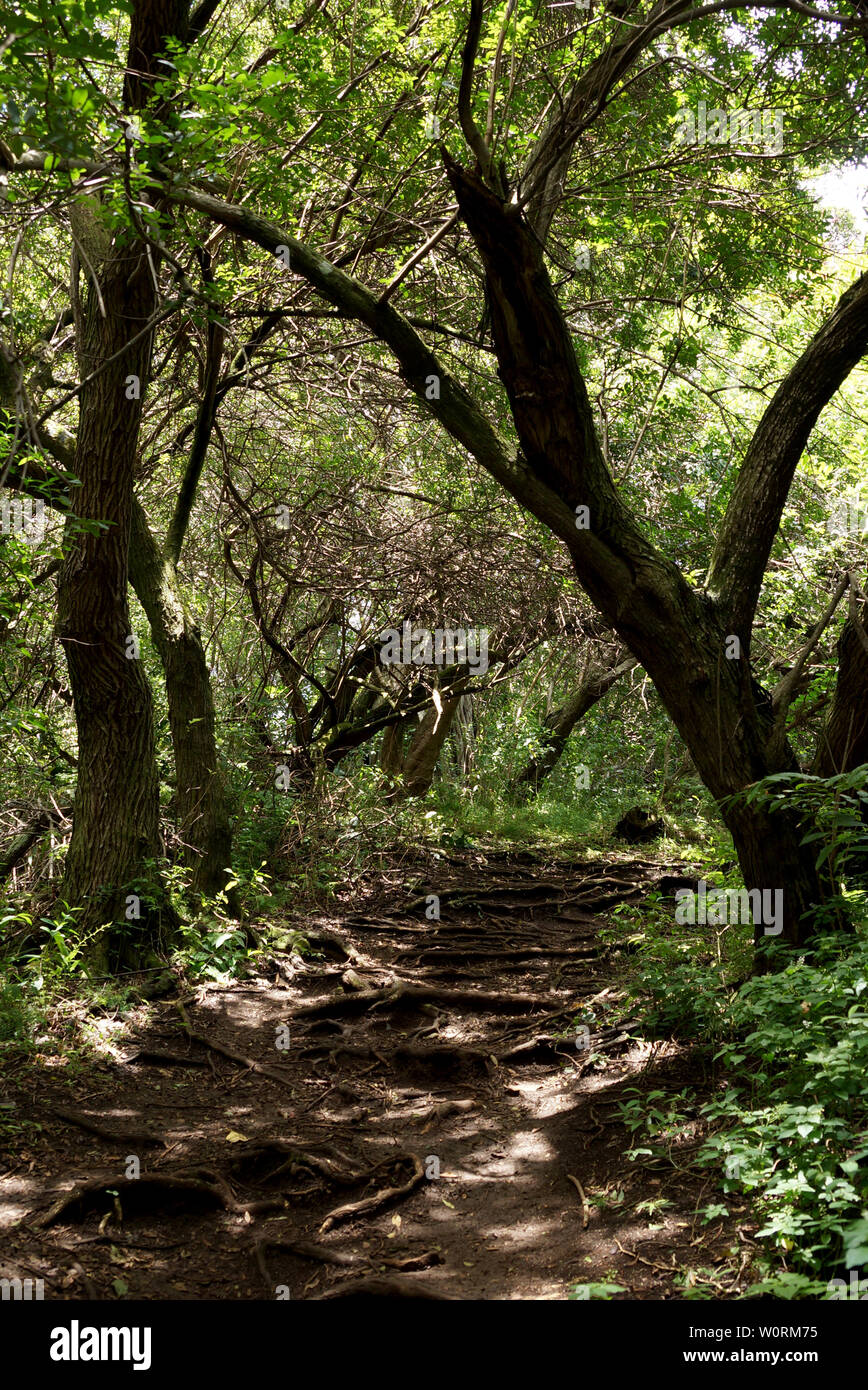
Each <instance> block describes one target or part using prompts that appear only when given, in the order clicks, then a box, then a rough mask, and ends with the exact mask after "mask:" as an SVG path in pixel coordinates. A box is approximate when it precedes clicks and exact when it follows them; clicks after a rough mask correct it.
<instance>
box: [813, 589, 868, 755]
mask: <svg viewBox="0 0 868 1390" xmlns="http://www.w3.org/2000/svg"><path fill="white" fill-rule="evenodd" d="M866 616H868V604H865V603H862V604H860V605H859V608H858V609H857V611H856V613H855V614H853V613H852V612H851V615H850V617H849V618H848V619H847V621H846V622H845V624H844V627H843V629H842V631H841V636H840V638H839V639H838V678H837V681H836V684H835V696H834V699H833V701H832V708H831V710H830V711H829V717H828V719H827V720H826V723H825V726H824V728H823V732H822V733H821V735H820V738H819V741H818V745H817V752H816V754H815V756H814V762H813V765H812V767H811V771H812V772H814V773H815V774H816V775H817V776H818V777H834V776H835V774H836V773H838V772H852V770H853V768H856V767H861V766H862V765H863V763H868V638H866V636H865V619H866Z"/></svg>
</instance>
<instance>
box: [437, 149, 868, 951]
mask: <svg viewBox="0 0 868 1390" xmlns="http://www.w3.org/2000/svg"><path fill="white" fill-rule="evenodd" d="M444 158H445V160H446V167H447V173H448V175H449V178H450V181H451V183H452V187H453V190H454V192H455V194H456V197H457V199H458V203H459V207H460V209H461V213H462V216H463V218H464V221H465V222H466V224H467V226H468V228H469V230H470V232H471V234H472V236H473V239H474V241H475V243H476V246H477V248H478V250H479V253H480V255H481V258H482V261H483V265H484V268H485V274H486V284H487V289H488V302H489V306H490V311H491V328H492V335H493V338H494V345H495V350H496V353H497V359H498V375H499V376H500V378H501V380H502V382H503V384H504V387H505V388H506V391H507V394H508V396H509V400H510V406H511V410H512V416H513V419H514V421H515V426H516V430H517V432H518V437H519V440H520V443H521V447H522V455H523V460H524V461H526V466H527V469H528V471H529V473H530V474H531V475H532V478H533V484H532V485H531V486H529V487H527V488H526V491H527V498H528V503H527V504H528V505H531V508H532V510H534V511H536V513H537V515H540V517H541V519H543V517H542V515H541V512H542V510H543V508H542V506H541V505H539V506H538V505H537V501H536V495H537V493H540V494H541V501H542V498H543V497H545V498H547V499H553V498H556V499H558V500H559V501H560V503H565V504H566V506H567V508H569V509H570V511H572V512H573V513H574V526H573V528H571V529H570V530H569V531H567V532H565V533H564V539H565V540H566V541H567V544H568V546H569V548H570V553H571V556H572V559H573V564H574V567H575V571H576V575H577V577H578V579H579V581H580V583H581V585H582V587H583V588H584V590H585V592H586V593H587V594H588V596H589V597H590V598H591V599H592V601H593V602H594V603H595V604H596V606H597V608H598V609H599V611H600V612H601V613H603V614H604V616H605V617H606V618H607V619H608V621H609V623H610V624H611V626H612V628H613V629H614V630H615V631H616V632H617V633H618V635H619V637H620V638H621V639H622V641H624V642H625V644H626V645H627V647H628V648H629V650H630V651H631V652H632V653H633V655H634V656H635V657H636V658H637V660H638V661H639V662H641V664H642V665H643V666H644V668H645V670H646V671H647V672H648V674H649V676H650V677H651V679H652V680H653V682H654V684H655V686H656V688H657V690H658V692H659V694H660V698H661V700H662V701H663V704H664V706H665V708H666V710H667V712H668V713H669V715H670V717H671V719H672V721H673V723H674V724H675V727H676V728H677V729H678V732H679V733H680V734H681V737H682V738H683V740H684V742H685V743H686V744H687V747H688V748H689V749H690V752H691V754H692V756H693V760H694V762H695V764H696V767H697V770H698V771H699V774H700V776H701V777H702V779H703V781H704V782H705V785H706V786H707V787H708V788H709V790H710V791H711V793H712V795H713V796H714V797H715V798H716V800H717V801H718V802H719V804H720V807H721V811H722V814H723V817H724V820H725V821H726V824H727V826H728V828H729V830H730V832H731V834H732V837H733V840H734V843H735V847H736V852H737V854H738V857H739V863H740V866H741V869H742V873H743V874H744V878H745V883H746V885H747V887H748V888H749V889H759V890H760V891H761V892H762V891H763V890H765V891H767V892H769V891H770V892H772V893H774V892H780V893H781V894H782V897H783V904H782V911H781V920H780V924H779V931H778V939H783V940H786V941H788V942H790V943H791V944H793V945H801V944H803V943H804V942H806V941H807V940H808V939H809V937H810V935H811V934H812V932H813V930H814V926H813V924H812V921H811V919H809V918H806V917H805V916H804V914H805V911H806V909H807V908H808V907H812V906H816V905H818V904H820V903H822V902H823V901H824V899H825V897H826V896H827V891H828V884H826V883H821V880H820V875H819V874H818V872H817V869H816V867H815V864H814V855H813V853H812V851H811V849H810V847H807V846H805V845H803V844H802V843H801V841H802V835H803V827H802V826H801V825H800V824H799V823H798V821H797V820H795V819H794V818H792V817H789V816H786V815H783V814H780V813H775V812H772V811H771V810H770V809H769V808H767V807H763V806H761V805H758V806H754V807H747V806H745V805H744V803H743V802H742V801H740V800H733V799H732V798H734V797H735V798H737V797H738V796H739V794H740V793H743V792H744V791H745V789H746V788H748V787H750V786H751V784H752V783H754V782H756V781H758V780H760V779H761V778H763V777H765V776H766V775H768V774H769V773H771V772H776V771H780V770H781V756H782V757H783V759H784V760H789V762H788V765H791V766H792V767H795V766H796V763H795V759H794V758H792V755H791V753H790V752H789V749H788V748H786V747H785V748H784V749H783V752H782V755H781V756H779V757H778V758H777V759H776V760H775V762H771V761H770V759H769V756H768V752H767V746H768V742H769V738H770V736H771V732H772V725H773V721H772V712H771V701H770V699H769V697H768V695H767V693H766V692H765V691H763V690H762V689H761V688H760V686H759V685H758V683H757V682H756V681H755V679H754V677H753V674H752V672H751V668H750V660H749V651H750V631H749V628H748V630H747V632H745V631H744V629H743V628H741V629H739V628H736V629H734V628H733V626H732V625H731V624H732V622H733V618H732V616H731V615H732V612H733V611H734V609H735V607H736V604H735V601H733V604H732V605H731V606H728V605H727V604H725V603H723V602H721V601H720V600H719V599H718V598H716V597H714V596H712V595H711V594H709V593H706V592H703V591H700V590H697V589H695V588H693V587H692V586H691V585H689V584H688V583H687V581H686V580H685V578H684V576H683V575H682V574H681V572H680V570H679V569H678V566H677V565H676V564H675V563H674V562H673V561H672V560H670V559H669V558H668V557H667V556H666V555H663V554H662V553H661V552H660V551H658V550H656V549H655V548H654V546H653V545H652V544H651V543H650V541H649V540H648V538H647V536H646V535H645V534H644V532H643V531H642V529H641V527H640V526H639V524H638V522H637V521H636V519H635V518H634V517H633V516H632V515H631V513H630V512H629V511H628V510H627V508H626V506H625V505H624V502H623V500H622V499H621V497H620V496H619V495H618V493H617V491H616V490H615V487H614V484H613V482H612V479H611V475H610V474H609V471H608V468H607V467H606V463H605V460H604V458H603V455H602V452H601V449H600V445H599V441H598V439H597V436H596V431H595V427H594V422H593V413H592V410H591V405H590V400H589V396H588V391H587V387H586V384H585V382H584V379H583V377H582V375H581V372H580V370H579V366H578V362H577V360H576V356H575V351H574V348H573V342H572V337H571V335H570V331H569V328H568V326H567V324H566V322H565V320H564V317H563V315H562V313H561V311H560V308H559V306H558V303H557V300H556V297H555V294H554V290H553V287H552V284H551V280H550V279H549V276H548V273H547V270H546V267H545V264H544V261H543V257H542V252H541V249H540V247H539V245H538V243H537V241H536V240H535V239H534V237H533V235H532V234H531V232H530V231H529V229H528V227H527V226H526V224H525V223H524V222H523V220H522V218H521V215H520V213H519V211H518V209H517V208H515V207H513V206H511V205H504V203H503V202H502V201H501V199H500V198H499V197H498V196H497V195H496V194H494V193H493V192H492V191H491V190H490V189H487V188H486V187H485V186H484V185H483V184H482V183H481V181H480V179H479V178H478V176H476V175H474V174H471V173H468V171H467V170H464V169H462V168H460V166H458V165H457V164H455V162H454V161H452V160H451V159H450V158H449V157H448V156H444ZM845 299H846V297H845ZM847 302H848V303H849V301H847ZM842 331H843V330H842ZM848 352H849V354H850V356H852V352H853V348H852V345H851V344H850V345H849V346H848ZM797 366H798V368H799V371H802V367H801V363H799V364H797ZM816 370H817V369H816V368H815V369H814V375H816ZM804 371H805V374H806V375H807V376H808V377H809V378H810V379H813V378H812V377H811V374H810V372H809V371H808V369H807V368H805V369H804ZM808 404H809V405H810V406H811V407H812V404H813V403H812V401H809V403H808ZM797 405H799V406H800V405H801V402H800V401H799V400H798V398H797ZM774 408H775V411H778V410H779V406H778V404H777V398H776V401H775V403H774ZM805 410H806V411H807V413H808V414H810V411H809V410H808V407H807V406H806V407H805ZM783 413H784V415H786V412H783ZM775 418H777V417H775ZM800 419H801V416H799V420H800ZM788 428H795V425H794V424H793V422H792V421H790V422H789V425H788ZM758 433H761V432H758ZM770 435H773V430H772V426H771V424H769V425H768V426H767V428H766V430H765V432H764V433H763V434H762V437H763V439H765V438H766V437H767V436H770ZM781 437H782V438H783V440H784V444H785V445H786V447H787V448H789V436H788V435H787V433H786V430H785V429H784V430H783V432H782V436H781ZM775 440H776V441H777V437H776V436H775ZM777 442H779V441H777ZM784 444H781V448H783V447H784ZM768 447H769V449H771V448H772V447H773V445H772V443H769V446H768ZM797 459H798V453H797V454H796V455H795V460H796V461H797ZM752 464H753V466H755V467H756V468H757V469H758V470H759V474H758V477H759V481H758V483H757V487H761V486H768V483H767V479H766V473H767V471H768V469H767V467H766V473H764V472H763V467H765V466H766V465H768V464H769V460H768V458H767V457H766V455H765V454H759V453H758V454H757V457H756V458H755V459H754V460H753V461H752ZM769 466H770V465H769ZM782 467H783V465H782ZM793 467H795V462H793ZM740 477H741V480H742V488H743V489H744V487H746V483H745V481H744V477H745V475H744V470H743V471H742V474H741V475H740ZM763 479H766V481H765V482H763ZM776 481H779V479H776ZM522 490H523V491H524V490H525V488H524V487H523V489H522ZM783 495H784V497H785V496H786V492H784V494H783ZM545 505H546V508H547V509H548V510H549V511H551V510H552V502H551V500H547V501H546V504H545ZM757 507H759V504H758V503H757ZM761 520H762V521H763V523H764V524H765V522H766V520H767V518H766V516H765V513H764V512H762V515H761ZM745 529H749V528H748V523H745ZM773 535H774V531H773V530H772V531H771V537H773ZM766 539H768V543H769V544H770V543H771V539H770V538H767V537H765V535H764V534H763V535H760V536H759V537H758V538H757V539H756V543H755V550H756V554H755V553H753V552H752V553H751V556H750V563H749V564H748V562H747V560H745V562H744V566H743V568H744V569H745V570H749V571H750V573H751V574H754V572H755V571H757V554H759V553H761V552H762V550H763V545H764V544H765V540H766ZM743 549H744V542H742V551H743ZM740 553H741V552H740ZM761 574H762V566H760V567H759V576H760V578H761ZM737 597H738V602H739V604H740V605H741V608H742V609H744V607H745V604H746V602H747V600H746V597H745V590H744V583H743V581H742V582H741V583H740V584H739V585H738V586H737ZM739 634H740V635H739ZM734 636H735V637H737V639H738V640H737V641H736V642H735V644H733V642H732V638H733V637H734ZM755 939H756V942H757V946H758V947H759V948H760V950H759V951H758V968H760V969H762V968H763V962H762V955H763V949H762V948H764V946H765V945H766V944H767V942H768V940H769V939H770V938H769V936H768V935H767V933H766V931H765V927H764V924H759V923H758V924H757V925H756V928H755Z"/></svg>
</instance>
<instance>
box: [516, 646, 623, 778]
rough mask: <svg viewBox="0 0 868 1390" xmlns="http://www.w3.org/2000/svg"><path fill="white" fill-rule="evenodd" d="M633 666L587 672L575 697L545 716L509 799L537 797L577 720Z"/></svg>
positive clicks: (621, 665)
mask: <svg viewBox="0 0 868 1390" xmlns="http://www.w3.org/2000/svg"><path fill="white" fill-rule="evenodd" d="M635 666H636V662H635V661H634V660H633V659H632V658H631V659H630V660H628V661H622V662H620V663H619V664H618V665H617V666H610V667H606V666H594V667H592V668H591V670H590V672H588V673H587V674H586V675H585V677H584V679H583V681H582V683H581V685H580V686H579V688H578V690H577V691H576V692H575V694H574V695H572V696H571V697H570V699H569V700H567V701H566V703H565V704H563V705H560V706H559V707H558V708H557V709H555V710H552V712H551V714H549V715H548V716H547V718H546V721H545V730H544V734H543V740H544V742H543V748H542V750H541V752H539V753H538V754H537V755H536V756H535V757H533V758H530V759H529V760H528V763H527V766H526V767H525V768H524V770H523V771H522V772H520V773H519V775H518V776H517V777H516V778H515V779H514V780H513V782H512V785H511V787H510V791H511V792H512V795H513V796H515V797H522V798H527V799H530V798H531V797H533V796H536V795H537V793H538V792H539V789H540V787H541V786H542V784H543V782H544V781H545V779H546V778H547V777H548V775H549V773H550V772H552V771H553V770H554V768H556V767H557V765H558V763H559V762H560V760H561V757H562V756H563V752H564V749H565V748H566V746H567V740H568V739H569V737H570V734H571V733H572V732H573V729H574V728H575V727H576V725H577V724H578V722H579V720H580V719H581V718H582V717H583V716H584V715H585V714H587V712H588V710H589V709H592V708H593V706H594V705H595V704H596V703H597V701H598V700H601V699H602V698H603V696H604V695H605V694H606V691H607V690H611V688H612V686H613V685H614V684H615V682H616V681H619V680H620V679H621V677H622V676H624V675H626V674H627V672H628V671H632V670H633V669H634V668H635Z"/></svg>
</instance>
